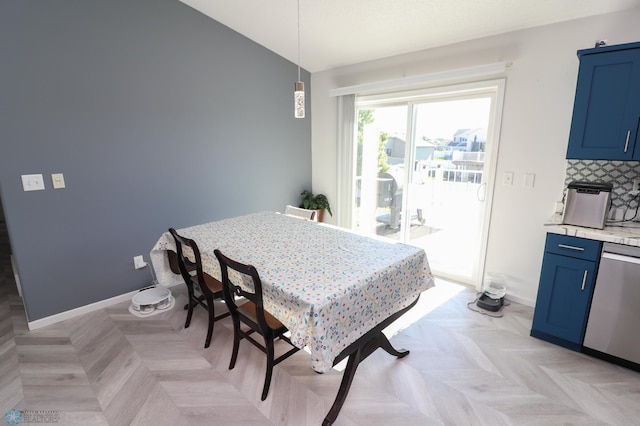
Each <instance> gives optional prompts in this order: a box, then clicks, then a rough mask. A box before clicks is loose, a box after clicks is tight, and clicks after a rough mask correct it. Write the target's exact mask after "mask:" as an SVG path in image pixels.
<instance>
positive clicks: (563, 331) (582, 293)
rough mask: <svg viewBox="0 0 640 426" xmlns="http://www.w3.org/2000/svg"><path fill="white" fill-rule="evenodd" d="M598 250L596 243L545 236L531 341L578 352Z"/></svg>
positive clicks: (594, 277) (595, 271)
mask: <svg viewBox="0 0 640 426" xmlns="http://www.w3.org/2000/svg"><path fill="white" fill-rule="evenodd" d="M601 247H602V244H601V243H600V242H599V241H594V240H587V239H583V238H577V237H569V236H566V235H556V234H548V235H547V243H546V246H545V254H544V260H543V263H542V271H541V273H540V284H539V287H538V297H537V300H536V307H535V312H534V316H533V326H532V328H531V335H532V336H533V337H537V338H540V339H543V340H546V341H549V342H552V343H555V344H558V345H561V346H564V347H567V348H569V349H573V350H580V348H581V346H582V341H583V339H584V332H585V328H586V324H587V317H588V315H589V307H590V306H591V297H592V295H593V288H594V284H595V279H596V273H597V269H598V260H599V257H600V250H601ZM558 251H561V252H562V254H557V252H558Z"/></svg>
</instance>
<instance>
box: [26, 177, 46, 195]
mask: <svg viewBox="0 0 640 426" xmlns="http://www.w3.org/2000/svg"><path fill="white" fill-rule="evenodd" d="M22 189H23V190H25V191H43V190H44V179H43V178H42V175H41V174H37V175H22Z"/></svg>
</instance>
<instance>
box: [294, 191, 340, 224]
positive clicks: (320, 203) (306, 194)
mask: <svg viewBox="0 0 640 426" xmlns="http://www.w3.org/2000/svg"><path fill="white" fill-rule="evenodd" d="M300 195H302V201H301V202H300V207H302V208H303V209H307V210H315V211H316V217H317V219H318V222H322V217H323V214H324V211H325V210H327V211H328V212H329V214H330V215H331V216H333V213H331V206H330V205H329V200H328V199H327V196H326V195H324V194H318V195H313V192H311V191H309V190H308V189H305V190H304V191H302V192H301V193H300Z"/></svg>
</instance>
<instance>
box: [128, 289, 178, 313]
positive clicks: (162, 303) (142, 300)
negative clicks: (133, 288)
mask: <svg viewBox="0 0 640 426" xmlns="http://www.w3.org/2000/svg"><path fill="white" fill-rule="evenodd" d="M172 304H173V297H172V296H171V291H169V289H167V288H162V287H152V288H148V289H146V290H141V291H140V292H138V293H136V295H134V296H133V298H132V299H131V309H133V311H135V312H136V313H138V314H141V315H149V314H151V313H153V312H155V311H156V310H159V311H161V310H165V309H167V308H169V307H171V306H172Z"/></svg>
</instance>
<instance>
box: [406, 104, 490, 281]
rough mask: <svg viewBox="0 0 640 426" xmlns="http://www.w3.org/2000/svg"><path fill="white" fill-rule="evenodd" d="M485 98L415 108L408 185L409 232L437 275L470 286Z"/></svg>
mask: <svg viewBox="0 0 640 426" xmlns="http://www.w3.org/2000/svg"><path fill="white" fill-rule="evenodd" d="M490 110H491V98H490V97H486V96H485V97H478V98H465V99H456V100H446V101H434V102H427V103H420V104H416V105H414V107H413V128H414V132H413V141H412V144H411V146H412V150H413V167H412V169H411V176H410V183H409V204H408V208H409V209H411V212H412V216H415V217H416V218H418V219H419V222H416V221H415V220H412V221H411V223H410V225H407V226H410V229H411V231H410V232H409V233H408V235H407V236H406V238H405V241H406V242H408V243H410V244H413V245H417V246H420V247H424V248H425V251H426V252H427V256H428V257H429V264H430V265H431V267H432V269H433V270H434V271H438V272H439V273H440V274H441V275H445V276H448V277H452V278H455V279H457V280H459V281H463V282H473V281H474V280H475V278H476V275H477V273H478V268H479V256H480V255H479V254H480V250H481V243H482V241H481V235H482V232H481V231H482V229H483V219H484V210H485V209H484V204H483V191H484V185H485V176H486V173H485V170H484V168H485V154H486V147H487V129H488V126H489V115H490Z"/></svg>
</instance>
